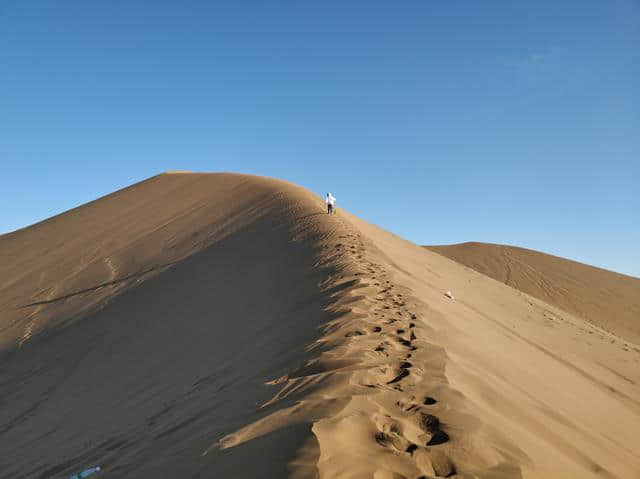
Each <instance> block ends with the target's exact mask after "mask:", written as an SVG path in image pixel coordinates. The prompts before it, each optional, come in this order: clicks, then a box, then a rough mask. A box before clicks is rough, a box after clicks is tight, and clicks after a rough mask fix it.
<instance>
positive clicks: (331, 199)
mask: <svg viewBox="0 0 640 479" xmlns="http://www.w3.org/2000/svg"><path fill="white" fill-rule="evenodd" d="M325 203H327V214H330V215H332V214H333V209H334V208H335V206H336V199H335V197H334V196H333V195H332V194H331V193H327V197H326V198H325Z"/></svg>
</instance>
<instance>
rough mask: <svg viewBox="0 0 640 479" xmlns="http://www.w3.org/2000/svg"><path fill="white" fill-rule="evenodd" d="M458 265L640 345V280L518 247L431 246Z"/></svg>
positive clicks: (468, 244) (481, 245)
mask: <svg viewBox="0 0 640 479" xmlns="http://www.w3.org/2000/svg"><path fill="white" fill-rule="evenodd" d="M426 248H428V249H430V250H431V251H435V252H436V253H440V254H441V255H443V256H446V257H447V258H450V259H452V260H454V261H457V262H458V263H461V264H463V265H465V266H468V267H469V268H472V269H474V270H476V271H478V272H480V273H482V274H485V275H487V276H490V277H492V278H493V279H495V280H497V281H500V282H502V283H504V284H506V285H509V286H511V287H512V288H515V289H517V290H520V291H522V292H524V293H527V294H530V295H531V296H534V297H536V298H538V299H540V300H542V301H544V302H546V303H549V304H552V305H554V306H557V307H558V308H560V309H563V310H565V311H567V312H569V313H571V314H574V315H576V316H579V317H581V318H584V319H586V320H588V321H590V322H592V323H593V324H595V325H597V326H599V327H600V328H602V329H604V330H606V331H610V332H612V333H614V334H616V335H618V336H620V337H621V338H624V339H628V340H629V341H632V342H634V343H636V344H638V343H640V294H639V293H638V292H639V291H640V279H639V278H634V277H632V276H627V275H624V274H619V273H614V272H613V271H607V270H605V269H601V268H596V267H594V266H589V265H586V264H583V263H578V262H576V261H571V260H568V259H565V258H559V257H557V256H553V255H550V254H545V253H540V252H539V251H533V250H530V249H526V248H518V247H516V246H507V245H497V244H490V243H462V244H454V245H444V246H426Z"/></svg>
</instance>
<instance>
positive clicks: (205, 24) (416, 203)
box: [0, 0, 640, 276]
mask: <svg viewBox="0 0 640 479" xmlns="http://www.w3.org/2000/svg"><path fill="white" fill-rule="evenodd" d="M639 51H640V2H638V1H637V0H601V1H590V0H576V1H572V0H563V1H557V0H536V1H517V0H505V1H493V0H488V1H478V0H469V1H444V0H443V1H436V0H433V1H430V0H429V1H427V0H419V1H412V0H407V1H403V2H397V1H395V2H394V1H389V0H386V1H378V0H363V1H351V0H347V1H345V0H340V1H333V0H322V1H313V2H311V1H304V0H296V1H288V2H284V1H275V0H274V1H265V0H259V1H242V0H232V1H219V0H215V1H213V0H200V1H189V0H186V1H176V0H171V1H168V0H166V1H165V0H148V1H139V0H108V1H107V0H105V1H88V0H49V1H36V0H13V1H12V0H0V165H1V170H0V171H1V173H2V175H1V177H0V178H1V180H0V181H1V188H0V205H2V206H1V215H0V232H8V231H11V230H14V229H16V228H19V227H22V226H25V225H28V224H31V223H33V222H36V221H38V220H41V219H44V218H46V217H49V216H51V215H53V214H56V213H59V212H62V211H64V210H67V209H69V208H72V207H74V206H77V205H79V204H82V203H85V202H86V201H89V200H92V199H95V198H97V197H99V196H102V195H104V194H107V193H109V192H112V191H113V190H116V189H118V188H121V187H124V186H126V185H128V184H130V183H133V182H135V181H138V180H141V179H144V178H146V177H149V176H151V175H154V174H156V173H159V172H161V171H164V170H171V169H188V170H196V171H237V172H245V173H254V174H261V175H268V176H274V177H278V178H283V179H286V180H289V181H293V182H295V183H298V184H301V185H303V186H305V187H307V188H309V189H311V190H313V191H315V192H317V193H318V194H322V195H324V194H325V193H326V192H327V191H331V192H332V193H333V194H334V195H335V196H336V197H337V199H338V206H339V207H344V208H347V209H349V210H350V211H352V212H353V213H355V214H357V215H359V216H361V217H363V218H365V219H367V220H369V221H371V222H374V223H376V224H378V225H380V226H382V227H384V228H385V229H388V230H391V231H393V232H395V233H397V234H399V235H401V236H404V237H406V238H408V239H410V240H412V241H415V242H416V243H420V244H442V243H454V242H464V241H488V242H496V243H507V244H514V245H519V246H524V247H529V248H533V249H538V250H542V251H545V252H549V253H553V254H557V255H560V256H565V257H568V258H572V259H576V260H579V261H583V262H587V263H590V264H595V265H598V266H602V267H605V268H608V269H613V270H616V271H620V272H624V273H627V274H632V275H635V276H640V155H639V154H640V145H639V143H640V111H639V109H640V104H639V103H638V99H639V94H640V92H639V89H640V86H639V85H640V61H639Z"/></svg>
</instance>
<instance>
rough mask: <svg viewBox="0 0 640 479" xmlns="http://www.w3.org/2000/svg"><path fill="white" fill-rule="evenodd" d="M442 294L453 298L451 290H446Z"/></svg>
mask: <svg viewBox="0 0 640 479" xmlns="http://www.w3.org/2000/svg"><path fill="white" fill-rule="evenodd" d="M444 295H445V296H446V297H447V298H449V299H453V294H452V293H451V291H447V292H446V293H444Z"/></svg>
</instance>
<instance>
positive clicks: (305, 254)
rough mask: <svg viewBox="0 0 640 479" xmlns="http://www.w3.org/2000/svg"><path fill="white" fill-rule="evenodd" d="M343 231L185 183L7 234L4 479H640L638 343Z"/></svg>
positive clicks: (286, 202) (356, 229)
mask: <svg viewBox="0 0 640 479" xmlns="http://www.w3.org/2000/svg"><path fill="white" fill-rule="evenodd" d="M323 210H324V208H323V204H322V200H321V199H320V198H317V197H316V196H315V195H313V194H311V193H309V192H308V191H306V190H304V189H302V188H299V187H297V186H295V185H291V184H289V183H285V182H281V181H278V180H272V179H267V178H259V177H252V176H244V175H231V174H216V175H205V174H189V173H180V174H170V175H160V176H157V177H154V178H151V179H149V180H147V181H144V182H142V183H139V184H137V185H134V186H132V187H130V188H127V189H125V190H121V191H119V192H116V193H114V194H112V195H109V196H107V197H104V198H101V199H99V200H97V201H95V202H93V203H89V204H87V205H85V206H82V207H80V208H77V209H75V210H71V211H69V212H67V213H64V214H62V215H59V216H57V217H54V218H51V219H50V220H47V221H45V222H42V223H39V224H36V225H34V226H31V227H29V228H25V229H23V230H20V231H17V232H14V233H11V234H9V235H4V236H0V256H1V257H2V258H3V261H2V264H1V265H0V285H2V287H1V288H0V328H1V330H0V351H1V352H0V355H1V356H0V384H1V387H2V389H1V390H2V396H1V398H0V444H1V446H2V447H0V450H1V451H2V454H0V478H12V479H14V478H21V477H24V478H27V477H28V478H31V477H36V478H43V479H44V478H49V477H51V478H57V477H61V478H65V477H68V475H70V474H71V473H73V472H76V471H78V470H81V469H82V468H83V467H85V466H88V465H94V464H100V465H102V466H103V467H104V470H103V471H102V472H100V473H99V474H100V476H96V477H104V478H116V477H117V478H158V477H180V478H186V477H193V478H200V477H201V478H204V477H240V478H271V477H294V478H309V477H319V478H372V477H373V478H375V479H385V478H396V479H397V478H411V479H416V478H421V477H447V476H448V477H487V478H489V477H491V478H510V477H527V478H528V477H539V478H549V477H560V478H564V477H618V478H632V477H638V471H640V445H639V444H638V441H637V432H638V431H639V430H640V387H639V386H638V384H640V367H638V366H639V364H640V348H638V346H637V345H636V344H634V343H633V342H632V341H624V340H620V339H619V338H618V337H616V336H614V335H612V334H610V333H608V332H606V331H604V330H603V329H600V328H599V327H598V326H597V325H595V324H591V323H589V322H587V321H585V320H584V319H582V318H580V317H578V316H575V315H573V314H571V312H567V311H564V310H563V309H561V308H559V307H557V306H555V305H553V304H548V303H545V302H544V301H542V300H540V299H537V298H535V297H533V296H529V295H527V294H524V293H522V292H520V291H516V290H514V289H513V288H511V287H508V286H506V285H504V284H501V283H500V282H496V281H494V280H493V279H491V278H489V277H487V276H485V275H483V274H479V273H477V272H475V271H473V270H471V269H469V268H467V267H465V266H463V265H460V264H458V263H455V262H453V261H450V260H449V259H447V258H445V257H443V256H441V255H439V254H436V253H433V252H431V251H428V250H426V249H424V248H422V247H419V246H417V245H415V244H413V243H410V242H408V241H405V240H403V239H401V238H398V237H396V236H394V235H392V234H390V233H387V232H385V231H383V230H381V229H379V228H377V227H375V226H372V225H370V224H367V223H365V222H363V221H362V220H359V219H358V218H356V217H354V216H352V215H350V214H349V213H347V212H346V211H345V210H343V209H340V211H339V214H338V215H337V216H334V217H328V216H327V215H326V214H324V213H323ZM447 290H451V291H453V293H454V297H455V299H453V300H452V299H450V298H447V297H445V296H444V294H443V293H444V292H445V291H447Z"/></svg>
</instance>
